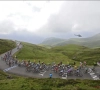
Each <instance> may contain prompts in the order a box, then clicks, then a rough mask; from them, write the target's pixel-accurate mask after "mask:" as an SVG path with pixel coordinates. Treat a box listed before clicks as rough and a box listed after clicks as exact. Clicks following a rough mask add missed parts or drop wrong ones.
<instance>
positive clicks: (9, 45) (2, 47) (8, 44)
mask: <svg viewBox="0 0 100 90" xmlns="http://www.w3.org/2000/svg"><path fill="white" fill-rule="evenodd" d="M15 47H16V44H15V42H14V41H11V40H5V39H0V54H2V53H4V52H6V51H9V50H11V49H13V48H15Z"/></svg>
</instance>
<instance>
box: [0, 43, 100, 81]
mask: <svg viewBox="0 0 100 90" xmlns="http://www.w3.org/2000/svg"><path fill="white" fill-rule="evenodd" d="M19 48H22V45H20V46H19ZM18 50H19V49H17V47H16V48H14V49H12V55H13V54H15V53H16V52H17V51H18ZM6 53H7V52H6ZM4 55H5V53H3V54H1V55H0V69H1V70H3V71H4V72H8V73H12V74H16V75H22V76H27V77H34V78H49V74H50V73H52V74H53V78H62V79H93V80H100V79H99V77H98V75H100V67H99V66H98V67H96V71H95V72H93V71H92V70H91V68H90V70H89V72H88V73H87V74H84V73H83V77H78V76H66V77H61V76H59V75H58V74H57V73H55V72H53V71H51V70H49V71H43V72H40V73H32V72H26V70H25V67H18V65H15V66H12V67H9V66H8V65H7V64H6V63H5V61H3V60H1V57H4Z"/></svg>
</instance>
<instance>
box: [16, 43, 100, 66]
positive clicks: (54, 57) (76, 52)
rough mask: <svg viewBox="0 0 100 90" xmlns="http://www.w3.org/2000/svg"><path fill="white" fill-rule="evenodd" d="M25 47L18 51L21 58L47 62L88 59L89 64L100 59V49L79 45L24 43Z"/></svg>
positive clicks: (71, 61) (69, 61)
mask: <svg viewBox="0 0 100 90" xmlns="http://www.w3.org/2000/svg"><path fill="white" fill-rule="evenodd" d="M23 45H24V47H23V48H22V50H21V51H19V52H17V53H16V56H17V57H18V59H19V60H31V61H32V62H33V61H36V62H38V61H41V62H45V63H53V62H56V63H59V62H61V61H62V62H63V63H64V64H69V63H71V64H72V63H73V62H74V61H75V62H76V63H77V65H78V64H79V62H80V61H81V62H83V61H86V62H87V64H88V65H93V63H94V62H97V61H98V60H100V55H99V53H100V49H99V48H97V49H90V48H87V47H84V46H79V45H73V44H70V45H65V46H56V47H53V48H50V49H48V48H44V47H41V46H37V45H34V44H29V43H23Z"/></svg>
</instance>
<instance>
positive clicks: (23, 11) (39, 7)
mask: <svg viewBox="0 0 100 90" xmlns="http://www.w3.org/2000/svg"><path fill="white" fill-rule="evenodd" d="M55 5H56V7H55ZM61 5H62V3H61V2H55V1H54V2H47V1H9V2H8V1H2V2H0V12H1V15H0V21H3V20H8V21H12V22H13V23H14V24H15V28H17V29H18V28H26V29H27V30H28V31H33V32H35V31H36V29H39V28H40V27H42V26H43V25H44V24H46V22H47V20H48V18H49V16H50V15H51V14H54V13H58V11H59V9H60V6H61Z"/></svg>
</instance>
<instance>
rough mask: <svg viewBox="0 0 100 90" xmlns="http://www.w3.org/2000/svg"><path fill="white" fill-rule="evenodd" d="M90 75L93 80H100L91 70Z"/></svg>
mask: <svg viewBox="0 0 100 90" xmlns="http://www.w3.org/2000/svg"><path fill="white" fill-rule="evenodd" d="M88 73H89V74H90V76H91V77H92V78H93V80H99V77H98V76H97V75H95V73H94V72H93V71H92V69H91V68H89V72H88Z"/></svg>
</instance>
